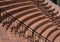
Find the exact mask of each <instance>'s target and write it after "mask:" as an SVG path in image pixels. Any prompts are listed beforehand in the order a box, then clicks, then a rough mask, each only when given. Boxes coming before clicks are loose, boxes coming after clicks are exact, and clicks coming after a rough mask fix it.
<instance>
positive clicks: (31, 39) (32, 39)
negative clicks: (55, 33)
mask: <svg viewBox="0 0 60 42" xmlns="http://www.w3.org/2000/svg"><path fill="white" fill-rule="evenodd" d="M0 10H1V11H2V12H4V13H5V14H8V15H10V13H7V12H5V10H3V9H0ZM0 15H1V14H0ZM10 16H11V15H10ZM11 17H13V16H11ZM2 18H3V17H2V16H1V19H2ZM13 18H14V19H16V21H18V22H19V23H21V25H20V26H22V24H23V25H24V26H23V27H24V28H25V27H27V28H29V29H28V30H29V31H30V32H32V31H33V32H34V35H33V36H32V37H30V36H28V35H27V36H28V37H27V38H29V39H30V41H31V42H37V41H38V42H42V41H41V40H43V41H46V42H51V41H50V40H48V39H47V38H45V37H44V36H42V35H41V34H39V33H38V32H36V31H35V30H34V29H31V28H30V27H29V26H27V25H26V24H24V23H23V22H22V21H20V20H17V18H16V17H13ZM1 19H0V20H1ZM5 21H9V19H6V20H5ZM2 23H3V22H2ZM3 25H4V24H3ZM6 25H7V26H8V23H6ZM13 27H14V26H13ZM25 29H26V28H25ZM6 30H8V29H7V28H6ZM12 30H13V28H12V29H11V31H12ZM14 30H15V33H19V34H21V33H22V34H25V32H24V31H21V32H17V30H18V29H17V28H15V27H14ZM35 36H37V37H38V38H39V40H35V39H36V38H34V37H35ZM24 37H26V36H24Z"/></svg>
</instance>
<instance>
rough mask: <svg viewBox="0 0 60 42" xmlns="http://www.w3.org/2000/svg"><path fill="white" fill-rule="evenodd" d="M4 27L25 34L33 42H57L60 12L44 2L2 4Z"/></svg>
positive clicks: (27, 0)
mask: <svg viewBox="0 0 60 42" xmlns="http://www.w3.org/2000/svg"><path fill="white" fill-rule="evenodd" d="M0 4H1V5H0V10H1V14H0V17H1V19H0V20H1V21H2V24H3V25H2V26H5V25H6V26H7V27H6V30H8V29H11V32H14V33H15V34H19V36H20V35H21V34H23V36H25V37H26V38H27V39H30V40H32V41H33V42H55V39H56V38H57V37H58V36H59V35H60V30H59V29H58V28H59V24H60V23H59V22H60V20H59V19H60V16H58V14H59V11H56V9H55V8H54V7H53V6H52V5H49V3H48V2H46V1H45V0H43V1H39V2H37V1H31V0H21V1H8V2H0Z"/></svg>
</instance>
